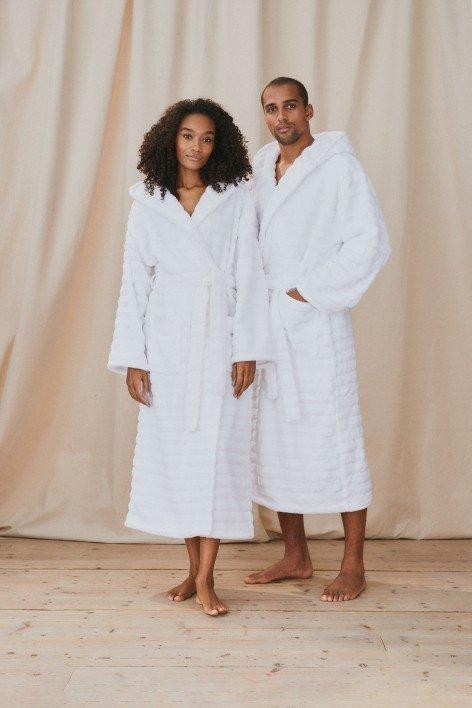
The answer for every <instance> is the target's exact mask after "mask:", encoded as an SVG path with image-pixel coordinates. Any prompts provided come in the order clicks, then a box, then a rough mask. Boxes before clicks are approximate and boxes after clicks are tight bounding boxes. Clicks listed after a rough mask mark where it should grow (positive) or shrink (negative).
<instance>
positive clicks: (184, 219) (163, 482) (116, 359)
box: [107, 182, 273, 539]
mask: <svg viewBox="0 0 472 708" xmlns="http://www.w3.org/2000/svg"><path fill="white" fill-rule="evenodd" d="M129 191H130V194H131V196H132V197H133V199H134V201H133V203H132V206H131V210H130V214H129V220H128V228H127V232H126V239H125V248H124V263H123V276H122V283H121V291H120V294H119V298H118V306H117V312H116V320H115V329H114V335H113V341H112V345H111V351H110V355H109V359H108V364H107V367H108V369H109V370H110V371H113V372H116V373H120V374H126V372H127V369H128V367H133V368H138V369H144V370H146V371H149V372H150V379H151V389H152V406H151V407H150V408H148V407H147V406H145V405H143V404H139V418H138V431H137V439H136V447H135V452H134V459H133V470H132V486H131V496H130V502H129V508H128V513H127V516H126V520H125V525H126V526H128V527H130V528H135V529H140V530H142V531H147V532H149V533H153V534H158V535H164V536H170V537H175V538H183V537H192V536H200V535H201V536H209V537H215V538H231V539H245V538H246V539H247V538H252V536H253V533H254V529H253V520H252V500H251V433H252V414H253V410H252V398H253V395H252V389H253V387H250V388H249V389H248V390H247V391H245V393H244V394H243V395H242V396H241V397H240V398H239V399H235V398H234V397H233V395H232V391H233V389H232V384H231V367H232V363H233V362H237V361H251V360H256V361H260V362H261V363H262V362H263V361H266V360H268V359H270V357H271V356H272V351H271V346H270V342H269V337H270V333H269V331H270V327H269V303H268V299H269V298H268V292H267V286H266V281H265V276H264V272H263V269H262V260H261V255H260V250H259V245H258V241H257V235H258V221H257V212H256V209H255V205H254V201H253V199H252V197H251V194H250V191H249V189H248V186H247V185H246V184H240V185H239V186H238V187H235V186H233V185H230V186H228V187H227V188H226V190H225V191H223V192H221V193H218V192H216V191H215V190H214V189H213V188H212V187H207V189H206V190H205V192H204V194H203V196H202V197H201V199H200V201H199V202H198V204H197V206H196V208H195V210H194V212H193V214H192V216H190V215H189V214H188V213H187V212H186V211H185V209H184V208H183V206H182V205H181V204H180V202H179V200H178V199H176V197H174V196H173V195H172V194H171V193H170V192H166V195H165V198H164V200H161V194H160V191H159V190H156V191H155V193H154V195H152V196H151V195H150V194H149V193H148V192H147V190H146V189H145V186H144V183H143V182H138V183H137V184H135V185H133V186H132V187H131V188H130V190H129ZM272 358H273V356H272Z"/></svg>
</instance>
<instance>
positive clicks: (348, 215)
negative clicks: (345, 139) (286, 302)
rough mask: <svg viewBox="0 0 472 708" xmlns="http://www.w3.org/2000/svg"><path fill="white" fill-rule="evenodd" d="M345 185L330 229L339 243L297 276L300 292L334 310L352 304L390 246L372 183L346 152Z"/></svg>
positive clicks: (369, 281)
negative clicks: (324, 259)
mask: <svg viewBox="0 0 472 708" xmlns="http://www.w3.org/2000/svg"><path fill="white" fill-rule="evenodd" d="M333 159H342V160H343V163H344V164H343V168H344V169H343V171H342V173H341V174H342V183H341V186H340V193H339V199H338V204H337V210H336V214H335V215H334V219H333V223H332V224H331V228H334V229H336V231H337V233H338V234H339V236H340V241H341V245H340V246H338V247H337V250H336V252H335V253H334V254H331V256H330V257H329V258H328V259H327V260H326V261H325V262H323V263H321V264H320V265H317V266H316V267H315V268H313V269H311V270H308V271H307V272H306V273H305V274H304V275H303V276H301V277H300V278H298V281H297V285H296V287H297V290H298V291H299V293H300V294H301V295H302V297H304V298H305V300H308V302H310V303H311V304H312V305H313V306H314V307H316V308H317V309H319V310H321V311H325V312H330V311H336V310H343V309H345V308H350V307H354V305H356V304H357V303H358V302H359V300H360V299H361V297H362V295H363V294H364V293H365V291H366V290H367V288H368V287H369V285H370V284H371V283H372V281H373V280H374V278H375V277H376V275H377V273H378V272H379V270H380V269H381V268H382V267H383V266H384V265H385V263H386V262H387V260H388V258H389V256H390V253H391V248H390V245H389V237H388V233H387V228H386V225H385V222H384V220H383V217H382V214H381V212H380V207H379V204H378V201H377V198H376V196H375V194H374V191H373V188H372V184H371V182H370V180H369V178H368V177H367V175H366V174H365V172H364V171H363V169H362V167H361V165H360V164H359V161H358V160H357V158H356V157H355V156H354V155H351V154H343V155H339V156H338V157H337V158H333Z"/></svg>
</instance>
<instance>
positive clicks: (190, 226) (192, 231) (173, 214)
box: [129, 182, 236, 267]
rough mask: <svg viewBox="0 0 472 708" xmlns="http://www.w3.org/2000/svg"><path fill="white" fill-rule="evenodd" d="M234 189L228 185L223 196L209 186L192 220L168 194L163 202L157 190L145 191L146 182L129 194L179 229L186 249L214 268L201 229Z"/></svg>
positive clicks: (176, 234) (179, 234)
mask: <svg viewBox="0 0 472 708" xmlns="http://www.w3.org/2000/svg"><path fill="white" fill-rule="evenodd" d="M235 189H236V188H235V187H234V185H232V184H229V185H228V186H227V187H226V189H225V190H223V191H222V192H216V191H215V190H214V189H213V187H211V186H208V187H207V188H206V189H205V191H204V192H203V194H202V196H201V197H200V199H199V201H198V203H197V205H196V207H195V209H194V212H193V214H192V215H191V216H190V214H189V213H188V212H187V211H185V209H184V207H183V206H182V204H181V203H180V202H179V200H178V199H177V198H176V197H175V196H174V195H173V194H171V193H170V192H169V191H167V192H166V193H165V196H164V199H161V193H160V191H159V190H158V189H156V191H155V192H154V194H152V195H151V194H149V193H148V192H147V191H146V189H145V186H144V183H143V182H137V183H136V184H134V185H133V186H132V187H131V188H130V190H129V193H130V195H131V196H132V197H133V198H134V199H139V201H141V202H143V203H146V204H148V205H149V206H150V207H152V208H153V209H155V210H156V211H157V212H158V213H159V214H160V215H161V216H162V217H163V218H165V219H167V220H168V221H171V222H172V223H173V224H174V225H175V226H177V227H178V229H177V230H176V232H175V238H176V239H181V240H182V244H183V245H184V246H185V248H188V247H189V246H190V247H191V248H192V249H194V250H195V252H196V253H197V254H198V257H199V260H200V262H201V263H202V265H204V266H206V267H208V266H209V265H210V266H212V267H215V263H214V260H213V258H212V256H211V254H210V252H209V250H208V248H207V246H206V244H205V240H204V238H203V234H202V228H203V226H204V222H205V220H206V219H207V218H208V217H209V216H210V214H212V213H213V212H214V211H215V209H218V208H219V207H220V206H221V205H222V204H224V202H225V201H226V199H228V197H229V196H230V195H231V194H232V193H233V191H234V190H235Z"/></svg>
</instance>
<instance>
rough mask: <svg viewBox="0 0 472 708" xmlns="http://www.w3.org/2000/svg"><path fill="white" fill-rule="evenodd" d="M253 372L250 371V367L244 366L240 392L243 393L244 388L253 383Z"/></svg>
mask: <svg viewBox="0 0 472 708" xmlns="http://www.w3.org/2000/svg"><path fill="white" fill-rule="evenodd" d="M254 373H255V372H253V371H251V369H250V367H249V366H248V367H246V368H245V371H244V384H243V388H242V391H241V394H243V393H244V391H245V390H246V389H248V388H249V386H250V385H251V384H252V383H253V381H254Z"/></svg>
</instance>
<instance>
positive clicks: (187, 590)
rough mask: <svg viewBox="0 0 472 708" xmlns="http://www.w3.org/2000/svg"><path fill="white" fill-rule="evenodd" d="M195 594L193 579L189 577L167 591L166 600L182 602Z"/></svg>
mask: <svg viewBox="0 0 472 708" xmlns="http://www.w3.org/2000/svg"><path fill="white" fill-rule="evenodd" d="M196 592H197V588H196V587H195V578H194V577H192V576H191V575H189V576H188V578H186V580H184V582H183V583H180V585H176V586H175V588H171V590H169V591H168V593H167V598H168V599H169V600H172V602H183V600H188V598H189V597H192V596H193V595H195V593H196Z"/></svg>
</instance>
